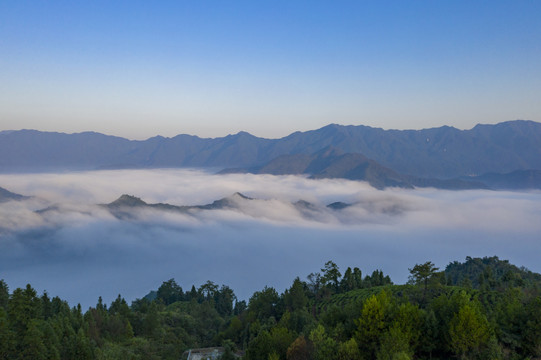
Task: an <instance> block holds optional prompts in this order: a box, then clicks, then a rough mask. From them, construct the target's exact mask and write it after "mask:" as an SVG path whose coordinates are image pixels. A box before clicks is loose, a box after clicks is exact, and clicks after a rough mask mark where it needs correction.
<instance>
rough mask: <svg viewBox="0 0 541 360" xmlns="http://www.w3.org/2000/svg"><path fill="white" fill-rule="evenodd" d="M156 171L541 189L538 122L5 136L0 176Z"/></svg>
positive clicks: (2, 136)
mask: <svg viewBox="0 0 541 360" xmlns="http://www.w3.org/2000/svg"><path fill="white" fill-rule="evenodd" d="M329 149H331V150H330V151H331V152H330V153H329V154H328V155H327V156H326V157H325V156H323V155H324V154H325V152H326V151H329ZM330 160H332V163H330V162H329V161H330ZM321 161H323V162H321ZM160 167H213V168H216V169H225V168H237V169H239V168H241V169H245V170H247V171H254V169H257V172H263V173H283V174H286V173H288V174H289V173H298V174H309V175H311V176H312V177H314V178H319V177H345V178H351V179H357V178H359V177H361V176H360V175H359V174H361V175H363V176H364V177H365V179H367V180H368V181H369V182H371V183H372V184H373V185H374V186H376V187H378V188H381V187H385V186H403V187H409V186H421V185H420V184H425V185H427V186H436V187H447V186H449V184H450V183H448V182H444V183H441V182H440V181H442V179H443V180H446V181H449V179H452V185H450V188H461V187H463V188H471V187H474V188H475V187H483V186H486V187H493V185H494V184H497V187H504V188H523V187H525V186H526V187H533V188H539V173H538V172H537V170H541V123H538V122H534V121H525V120H516V121H508V122H503V123H499V124H496V125H477V126H475V127H474V128H473V129H471V130H458V129H456V128H453V127H448V126H443V127H439V128H432V129H423V130H383V129H379V128H372V127H368V126H362V125H359V126H341V125H335V124H332V125H328V126H325V127H323V128H321V129H318V130H312V131H306V132H295V133H292V134H291V135H289V136H286V137H283V138H280V139H264V138H258V137H255V136H252V135H250V134H248V133H246V132H240V133H238V134H235V135H228V136H225V137H221V138H214V139H204V138H199V137H197V136H190V135H178V136H175V137H173V138H164V137H161V136H157V137H153V138H150V139H148V140H144V141H135V140H127V139H124V138H120V137H114V136H107V135H103V134H99V133H94V132H85V133H78V134H63V133H51V132H39V131H35V130H20V131H2V132H0V172H13V171H42V170H46V171H52V170H60V169H68V170H81V169H122V168H160ZM489 173H491V174H492V175H488V174H489ZM508 173H511V174H513V175H510V174H508ZM485 174H487V175H485ZM502 174H508V175H502ZM472 181H473V182H474V183H476V185H475V186H472ZM438 182H440V183H439V185H438ZM430 184H432V185H430ZM434 184H436V185H434ZM491 184H492V185H491ZM517 184H522V185H520V186H519V185H517Z"/></svg>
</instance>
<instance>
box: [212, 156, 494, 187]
mask: <svg viewBox="0 0 541 360" xmlns="http://www.w3.org/2000/svg"><path fill="white" fill-rule="evenodd" d="M235 172H237V173H239V172H240V173H242V172H250V173H254V174H273V175H300V174H304V175H310V177H311V178H313V179H324V178H331V179H333V178H340V179H349V180H361V181H367V182H368V183H369V184H370V185H372V186H373V187H375V188H376V189H384V188H386V187H401V188H413V187H414V186H416V187H435V188H440V189H449V190H464V189H486V188H488V187H487V186H486V185H485V184H483V183H481V182H480V181H474V180H467V179H446V180H440V179H425V178H419V177H415V176H409V175H403V174H399V173H397V172H396V171H393V170H391V169H389V168H386V167H384V166H382V165H380V164H378V163H377V162H375V161H374V160H371V159H368V158H367V157H365V156H363V155H361V154H345V153H343V152H342V151H340V150H338V149H336V148H334V147H332V146H328V147H326V148H325V149H323V150H320V151H318V152H316V153H314V154H312V155H305V154H296V155H281V156H278V157H277V158H276V159H274V160H272V161H270V162H269V163H267V164H264V165H262V166H261V167H252V168H249V169H226V170H224V171H222V173H235Z"/></svg>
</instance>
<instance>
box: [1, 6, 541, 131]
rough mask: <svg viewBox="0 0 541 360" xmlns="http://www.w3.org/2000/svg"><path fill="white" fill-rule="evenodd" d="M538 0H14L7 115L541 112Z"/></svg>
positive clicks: (48, 126)
mask: <svg viewBox="0 0 541 360" xmlns="http://www.w3.org/2000/svg"><path fill="white" fill-rule="evenodd" d="M540 18H541V2H539V1H521V0H519V1H372V2H368V1H366V2H365V1H332V2H331V1H315V0H314V1H231V2H228V1H160V2H148V1H115V2H109V1H85V2H79V1H77V2H73V1H54V2H50V1H31V2H27V1H12V0H7V1H2V2H0V130H12V129H21V128H32V129H37V130H46V131H62V132H80V131H87V130H92V131H98V132H103V133H106V134H112V135H119V136H124V137H128V138H133V139H144V138H148V137H151V136H154V135H163V136H174V135H176V134H179V133H188V134H194V135H199V136H202V137H217V136H225V135H227V134H229V133H236V132H238V131H240V130H245V131H248V132H250V133H252V134H254V135H257V136H261V137H271V138H275V137H281V136H285V135H287V134H289V133H291V132H293V131H296V130H310V129H315V128H319V127H321V126H324V125H326V124H328V123H339V124H353V125H357V124H363V125H369V126H375V127H382V128H386V129H389V128H395V129H406V128H408V129H419V128H426V127H436V126H441V125H451V126H455V127H457V128H461V129H469V128H471V127H473V126H474V125H475V124H477V123H497V122H501V121H506V120H514V119H529V120H535V121H539V120H541V108H540V107H539V94H540V93H541V67H540V66H539V64H540V63H541V42H540V41H539V39H541V22H540V21H539V19H540Z"/></svg>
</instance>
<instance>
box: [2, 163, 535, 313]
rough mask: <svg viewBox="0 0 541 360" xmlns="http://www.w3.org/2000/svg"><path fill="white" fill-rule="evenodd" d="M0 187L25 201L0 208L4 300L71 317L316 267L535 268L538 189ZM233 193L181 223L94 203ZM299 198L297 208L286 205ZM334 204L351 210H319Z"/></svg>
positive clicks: (125, 174) (343, 184) (254, 285)
mask: <svg viewBox="0 0 541 360" xmlns="http://www.w3.org/2000/svg"><path fill="white" fill-rule="evenodd" d="M0 187H3V188H6V189H8V190H9V191H12V192H15V193H19V194H22V195H28V196H33V197H32V198H29V199H26V200H23V201H9V202H4V203H0V278H3V279H4V280H5V281H6V282H7V283H8V285H9V286H10V289H11V290H13V289H15V288H16V287H21V286H24V285H25V284H26V283H30V284H32V286H34V287H35V288H36V289H37V290H38V291H39V292H42V291H43V290H47V291H48V292H49V294H51V295H58V296H60V297H61V298H63V299H66V300H68V301H69V302H70V305H75V304H76V303H78V302H80V303H81V304H82V305H83V306H84V307H85V308H86V307H88V306H91V305H95V304H96V302H97V299H98V296H100V295H101V296H103V298H104V300H105V301H106V302H108V303H109V302H110V301H112V300H113V299H114V298H115V297H116V296H117V295H118V294H119V293H120V294H122V296H124V297H125V298H126V299H127V300H128V301H131V300H133V299H135V298H137V297H142V296H144V295H145V294H147V293H148V292H149V291H150V290H154V289H157V288H158V287H159V286H160V284H161V283H162V282H163V281H165V280H168V279H170V278H175V279H176V281H177V282H178V283H179V284H180V285H181V286H182V287H183V288H184V289H185V290H189V288H190V287H191V285H192V284H195V285H196V287H198V286H199V285H201V284H203V283H204V282H205V281H206V280H212V281H214V282H215V283H218V284H226V285H229V286H230V287H232V288H233V289H234V290H235V292H236V294H237V295H238V296H239V298H241V299H246V300H248V298H249V297H250V295H251V294H252V293H253V292H254V291H256V290H260V289H262V288H263V287H264V286H265V285H269V286H274V287H275V288H276V289H277V290H279V291H283V290H284V289H285V288H286V287H288V286H290V284H291V283H292V281H293V279H294V278H295V277H296V276H300V277H301V278H305V276H306V275H307V274H309V273H310V272H314V271H319V269H320V268H321V267H323V264H324V263H325V262H326V261H327V260H333V261H334V262H336V263H337V264H338V265H339V266H340V268H341V270H342V271H343V270H345V268H347V267H348V266H352V267H353V266H357V267H359V268H361V270H362V271H363V273H364V274H367V273H371V272H372V271H373V270H374V269H382V270H383V271H384V273H385V274H388V275H390V276H391V278H392V280H393V281H394V282H395V283H404V282H405V281H406V280H407V276H408V268H411V267H412V266H413V265H415V264H416V263H421V262H425V261H428V260H431V261H433V262H434V263H435V264H436V265H437V266H439V267H440V268H444V267H445V266H446V265H447V264H448V263H449V262H450V261H454V260H460V261H463V260H464V258H465V257H466V256H472V257H475V256H492V255H497V256H499V257H500V258H502V259H508V260H510V261H511V262H512V263H514V264H516V265H519V266H526V267H527V268H529V269H530V270H533V271H537V272H540V271H541V263H539V260H538V259H539V254H541V238H540V234H541V193H540V192H494V191H442V190H433V189H424V190H399V189H389V190H385V191H379V190H375V189H373V188H371V187H370V186H368V185H367V184H365V183H361V182H354V181H345V180H309V179H306V178H303V177H296V176H270V175H239V174H234V175H233V174H232V175H212V174H209V173H205V172H203V171H199V170H123V171H93V172H81V173H62V174H1V175H0ZM235 192H240V193H242V194H244V195H246V196H248V197H250V198H254V200H243V199H240V200H243V201H239V202H238V204H237V205H238V206H237V207H236V208H235V209H220V210H200V211H196V212H190V213H187V214H184V213H179V212H163V211H160V210H156V209H138V210H137V211H136V212H135V213H134V214H135V215H134V217H133V218H131V219H129V220H121V219H118V218H117V217H115V216H113V214H111V213H110V212H109V211H108V210H107V208H105V207H103V206H98V205H97V204H106V203H110V202H112V201H114V200H116V199H117V198H118V197H120V195H122V194H130V195H135V196H137V197H140V198H141V199H142V200H144V201H145V202H147V203H168V204H172V205H204V204H209V203H212V202H213V201H214V200H218V199H220V198H224V197H228V196H231V195H232V194H234V193H235ZM299 200H304V201H307V202H309V203H310V204H308V205H307V206H305V207H303V208H300V207H299V206H296V205H295V202H297V201H299ZM334 202H343V203H347V204H352V206H349V207H346V208H343V209H340V210H333V209H329V208H327V207H326V205H328V204H330V203H334ZM43 209H48V210H47V211H39V210H43Z"/></svg>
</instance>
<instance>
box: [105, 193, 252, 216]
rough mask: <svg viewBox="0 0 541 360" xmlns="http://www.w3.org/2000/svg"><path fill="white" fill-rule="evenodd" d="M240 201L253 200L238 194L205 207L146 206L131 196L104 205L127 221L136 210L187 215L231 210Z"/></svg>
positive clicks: (158, 204)
mask: <svg viewBox="0 0 541 360" xmlns="http://www.w3.org/2000/svg"><path fill="white" fill-rule="evenodd" d="M239 200H240V201H242V200H253V199H252V198H249V197H247V196H245V195H243V194H241V193H239V192H237V193H234V194H233V195H231V196H229V197H225V198H222V199H219V200H215V201H214V202H212V203H211V204H206V205H181V206H178V205H171V204H164V203H157V204H148V203H146V202H144V201H143V200H141V199H140V198H138V197H135V196H132V195H126V194H124V195H122V196H121V197H119V198H118V199H116V200H115V201H113V202H111V203H109V204H105V205H103V206H105V207H107V208H108V209H109V211H110V212H111V213H112V214H113V215H114V216H116V217H117V218H120V219H127V218H132V217H133V211H132V210H137V209H154V210H163V211H174V212H181V213H188V212H190V211H192V210H219V209H228V208H229V209H232V208H235V207H236V206H237V202H238V201H239Z"/></svg>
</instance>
